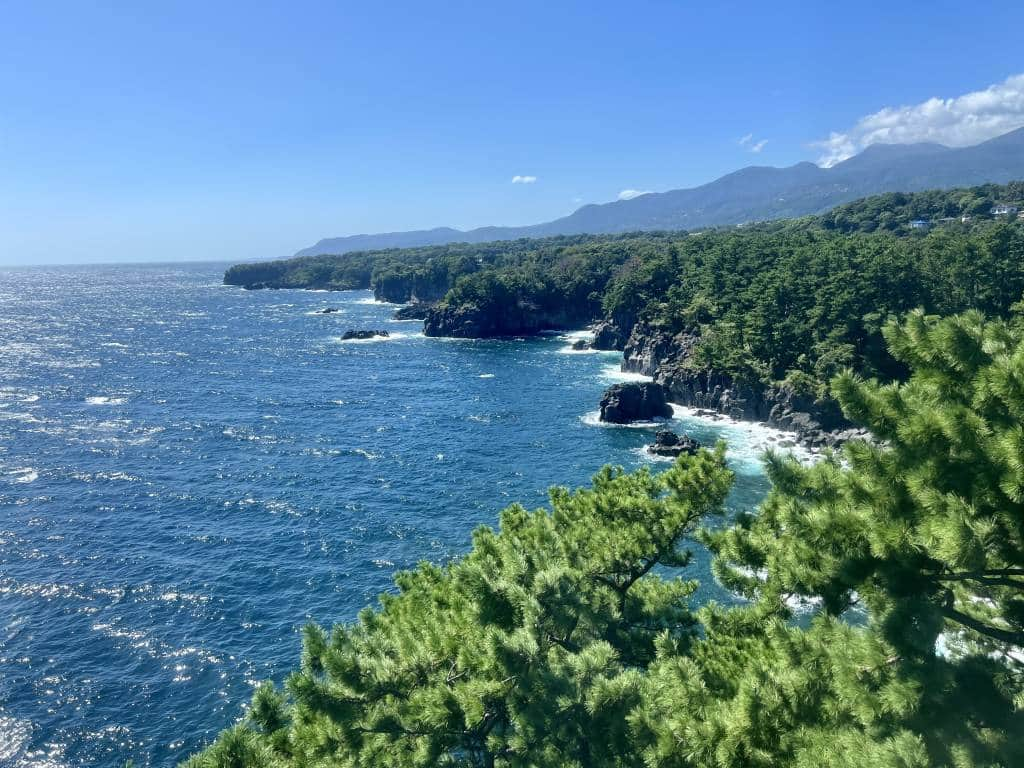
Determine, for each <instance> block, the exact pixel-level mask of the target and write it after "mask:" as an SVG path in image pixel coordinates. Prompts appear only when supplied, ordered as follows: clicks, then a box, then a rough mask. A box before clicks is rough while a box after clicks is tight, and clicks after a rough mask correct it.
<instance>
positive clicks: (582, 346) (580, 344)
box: [572, 339, 590, 352]
mask: <svg viewBox="0 0 1024 768" xmlns="http://www.w3.org/2000/svg"><path fill="white" fill-rule="evenodd" d="M572 348H573V349H574V350H576V351H577V352H582V351H584V350H586V349H590V342H589V341H587V340H586V339H577V340H576V341H574V342H573V343H572Z"/></svg>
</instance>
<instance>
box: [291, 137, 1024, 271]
mask: <svg viewBox="0 0 1024 768" xmlns="http://www.w3.org/2000/svg"><path fill="white" fill-rule="evenodd" d="M1021 178H1024V128H1021V129H1018V130H1016V131H1013V132H1011V133H1007V134H1005V135H1003V136H998V137H996V138H994V139H990V140H988V141H986V142H983V143H981V144H977V145H975V146H971V147H962V148H956V149H952V148H949V147H945V146H942V145H940V144H907V145H903V144H876V145H872V146H870V147H868V148H867V149H865V150H864V151H863V152H861V153H860V154H859V155H856V156H854V157H851V158H849V159H848V160H845V161H843V162H841V163H837V164H836V165H834V166H832V167H830V168H821V167H819V166H817V165H815V164H813V163H809V162H804V163H797V164H796V165H793V166H789V167H787V168H770V167H763V166H751V167H748V168H743V169H741V170H738V171H735V172H733V173H730V174H727V175H725V176H722V177H721V178H719V179H717V180H715V181H712V182H710V183H708V184H704V185H701V186H698V187H693V188H691V189H676V190H671V191H668V192H657V193H651V194H646V195H641V196H640V197H636V198H634V199H632V200H618V201H615V202H611V203H603V204H590V205H585V206H583V207H582V208H580V209H578V210H577V211H575V212H573V213H572V214H570V215H568V216H565V217H563V218H560V219H556V220H554V221H550V222H546V223H543V224H535V225H531V226H523V227H481V228H479V229H473V230H470V231H468V232H460V231H459V230H456V229H451V228H446V227H442V228H438V229H431V230H421V231H414V232H392V233H387V234H381V235H353V236H349V237H332V238H327V239H324V240H321V241H319V242H318V243H316V244H315V245H313V246H311V247H309V248H303V249H302V250H300V251H299V252H298V253H297V254H296V256H315V255H319V254H325V253H332V254H340V253H348V252H350V251H359V250H368V249H380V248H393V247H409V246H418V245H440V244H443V243H447V242H469V243H482V242H488V241H492V240H511V239H517V238H521V237H548V236H551V235H565V234H580V233H590V234H602V233H615V232H636V231H647V230H659V229H665V230H671V229H687V230H691V231H692V230H697V229H705V228H707V227H718V226H727V225H733V224H744V223H747V222H754V221H766V220H772V219H783V218H793V217H798V216H807V215H812V214H818V213H822V212H823V211H826V210H828V209H829V208H832V207H833V206H835V205H839V204H841V203H846V202H850V201H852V200H856V199H857V198H860V197H865V196H868V195H877V194H880V193H883V192H916V191H920V190H925V189H940V188H949V187H966V186H975V185H979V184H985V183H997V184H1005V183H1006V182H1008V181H1011V180H1013V179H1021Z"/></svg>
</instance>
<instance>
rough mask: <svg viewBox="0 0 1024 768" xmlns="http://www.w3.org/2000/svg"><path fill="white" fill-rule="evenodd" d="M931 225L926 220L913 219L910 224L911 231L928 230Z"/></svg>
mask: <svg viewBox="0 0 1024 768" xmlns="http://www.w3.org/2000/svg"><path fill="white" fill-rule="evenodd" d="M931 225H932V223H931V222H930V221H928V219H914V220H913V221H912V222H910V228H911V229H928V227H930V226H931Z"/></svg>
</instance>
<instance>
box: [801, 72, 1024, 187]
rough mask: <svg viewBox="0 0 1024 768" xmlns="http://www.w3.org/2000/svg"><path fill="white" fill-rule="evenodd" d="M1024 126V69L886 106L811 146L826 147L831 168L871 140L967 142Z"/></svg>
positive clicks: (823, 149)
mask: <svg viewBox="0 0 1024 768" xmlns="http://www.w3.org/2000/svg"><path fill="white" fill-rule="evenodd" d="M1021 126H1024V74H1020V75H1013V76H1011V77H1008V78H1007V79H1006V80H1004V81H1003V82H1001V83H996V84H995V85H990V86H989V87H988V88H985V89H984V90H981V91H972V92H971V93H965V94H963V95H962V96H955V97H953V98H948V99H939V98H931V99H928V100H927V101H922V102H921V103H920V104H911V105H906V106H901V107H885V108H884V109H881V110H879V111H878V112H875V113H874V114H872V115H867V116H866V117H862V118H861V119H860V120H858V121H857V122H856V123H855V124H854V125H853V127H852V128H850V129H849V130H846V131H843V132H841V133H832V134H831V135H830V136H829V137H828V138H827V139H822V140H821V141H816V142H813V144H812V145H811V146H813V147H814V148H816V149H818V150H820V151H821V156H820V157H819V158H818V164H819V165H823V166H825V167H826V168H827V167H829V166H831V165H835V164H836V163H838V162H841V161H842V160H846V159H847V158H848V157H852V156H853V155H855V154H857V153H858V152H860V151H861V150H862V149H864V148H865V147H867V146H870V145H871V144H911V143H914V142H919V141H932V142H937V143H939V144H945V145H947V146H950V147H967V146H970V145H971V144H978V143H979V142H982V141H985V140H986V139H991V138H993V137H995V136H999V135H1000V134H1003V133H1007V132H1008V131H1012V130H1014V129H1015V128H1020V127H1021Z"/></svg>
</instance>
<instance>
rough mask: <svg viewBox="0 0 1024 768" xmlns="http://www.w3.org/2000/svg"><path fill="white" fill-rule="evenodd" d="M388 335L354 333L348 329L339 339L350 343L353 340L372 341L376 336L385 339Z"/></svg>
mask: <svg viewBox="0 0 1024 768" xmlns="http://www.w3.org/2000/svg"><path fill="white" fill-rule="evenodd" d="M388 335H390V334H388V332H387V331H355V330H351V329H350V330H347V331H345V333H344V335H343V336H342V337H341V340H342V341H352V340H353V339H355V340H359V339H374V338H377V337H378V336H380V337H387V336H388Z"/></svg>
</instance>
